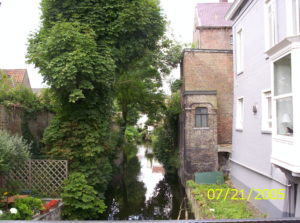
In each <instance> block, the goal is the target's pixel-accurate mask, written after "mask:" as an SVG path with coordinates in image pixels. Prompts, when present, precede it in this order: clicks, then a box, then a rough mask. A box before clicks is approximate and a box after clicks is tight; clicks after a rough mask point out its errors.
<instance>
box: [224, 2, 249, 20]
mask: <svg viewBox="0 0 300 223" xmlns="http://www.w3.org/2000/svg"><path fill="white" fill-rule="evenodd" d="M245 3H246V1H245V0H235V1H234V2H233V4H232V5H231V7H230V8H229V10H228V11H227V13H226V15H225V18H226V20H233V18H234V16H235V14H236V13H237V11H238V9H239V8H240V7H242V5H243V4H245Z"/></svg>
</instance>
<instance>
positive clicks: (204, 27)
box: [196, 26, 232, 29]
mask: <svg viewBox="0 0 300 223" xmlns="http://www.w3.org/2000/svg"><path fill="white" fill-rule="evenodd" d="M231 27H232V26H197V27H196V29H222V28H231Z"/></svg>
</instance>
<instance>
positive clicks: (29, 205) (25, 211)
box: [15, 197, 44, 220]
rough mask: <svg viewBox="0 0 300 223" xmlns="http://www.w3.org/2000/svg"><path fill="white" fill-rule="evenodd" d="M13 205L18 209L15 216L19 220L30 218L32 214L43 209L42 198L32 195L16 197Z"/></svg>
mask: <svg viewBox="0 0 300 223" xmlns="http://www.w3.org/2000/svg"><path fill="white" fill-rule="evenodd" d="M15 205H16V209H17V210H18V213H17V214H16V217H17V219H19V220H31V219H32V217H33V216H34V214H36V213H38V212H39V211H41V210H43V209H44V207H43V203H42V200H41V199H38V198H34V197H26V198H21V199H17V200H16V204H15Z"/></svg>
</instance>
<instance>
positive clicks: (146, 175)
mask: <svg viewBox="0 0 300 223" xmlns="http://www.w3.org/2000/svg"><path fill="white" fill-rule="evenodd" d="M164 172H165V171H164V168H163V166H162V165H161V164H160V163H159V162H158V161H157V160H156V159H155V158H154V156H153V153H152V149H151V147H146V146H144V145H140V146H138V148H137V149H136V151H135V152H132V153H131V155H130V154H129V155H127V158H126V161H125V162H124V165H123V166H122V167H121V168H120V173H119V174H117V175H116V176H115V177H114V180H113V181H112V183H111V184H110V185H109V189H108V192H107V193H106V198H107V200H106V204H108V208H107V212H106V213H105V214H104V215H103V219H107V220H171V219H178V216H179V218H180V219H185V218H187V217H188V218H189V219H191V218H193V216H192V215H191V214H189V213H188V212H187V211H186V210H187V209H188V208H187V206H188V204H187V202H186V199H185V197H186V196H185V192H184V188H183V187H182V186H181V184H180V183H179V179H178V177H177V176H174V175H168V174H165V173H164ZM180 209H182V211H180Z"/></svg>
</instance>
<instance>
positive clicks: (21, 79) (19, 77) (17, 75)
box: [2, 69, 31, 89]
mask: <svg viewBox="0 0 300 223" xmlns="http://www.w3.org/2000/svg"><path fill="white" fill-rule="evenodd" d="M2 71H3V72H4V73H5V74H6V75H8V77H9V78H10V79H11V81H12V86H13V87H15V86H18V85H22V86H24V87H27V88H29V89H31V85H30V81H29V76H28V72H27V69H4V70H2Z"/></svg>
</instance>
